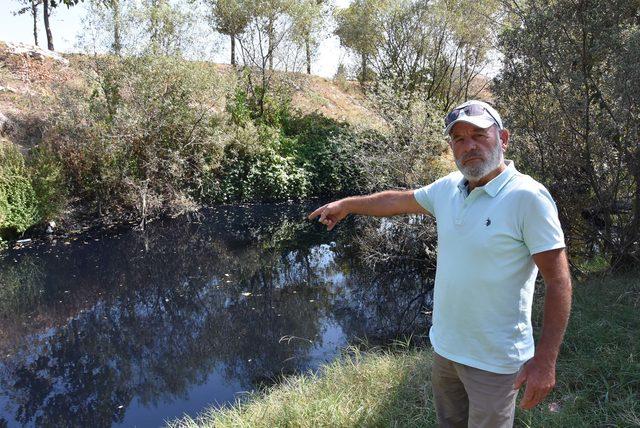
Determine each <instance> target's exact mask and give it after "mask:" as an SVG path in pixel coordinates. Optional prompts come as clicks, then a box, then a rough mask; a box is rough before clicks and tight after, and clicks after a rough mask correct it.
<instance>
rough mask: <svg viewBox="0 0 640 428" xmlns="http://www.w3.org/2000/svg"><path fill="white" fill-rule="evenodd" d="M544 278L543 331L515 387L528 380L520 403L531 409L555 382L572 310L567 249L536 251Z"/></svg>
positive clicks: (521, 405)
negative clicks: (561, 348) (560, 352)
mask: <svg viewBox="0 0 640 428" xmlns="http://www.w3.org/2000/svg"><path fill="white" fill-rule="evenodd" d="M533 260H534V262H535V263H536V265H537V266H538V269H539V270H540V273H541V274H542V278H543V279H544V282H545V296H544V314H543V321H542V333H541V335H540V340H539V341H538V344H537V346H536V352H535V355H534V357H533V358H532V359H531V360H529V361H528V362H527V363H526V364H525V365H524V366H523V368H522V370H521V371H520V373H519V374H518V376H517V378H516V381H515V385H514V388H515V389H519V388H520V387H521V386H522V385H523V384H525V383H526V387H525V391H524V396H523V397H522V400H521V401H520V407H521V408H523V409H531V408H533V407H535V406H536V405H537V404H538V403H540V402H541V401H542V400H544V398H545V397H546V396H547V395H548V394H549V392H551V390H552V389H553V387H554V386H555V383H556V359H557V358H558V353H559V351H560V344H561V343H562V338H563V336H564V332H565V329H566V328H567V322H568V320H569V312H570V311H571V274H570V272H569V263H568V261H567V255H566V252H565V251H564V249H556V250H550V251H543V252H541V253H537V254H534V255H533Z"/></svg>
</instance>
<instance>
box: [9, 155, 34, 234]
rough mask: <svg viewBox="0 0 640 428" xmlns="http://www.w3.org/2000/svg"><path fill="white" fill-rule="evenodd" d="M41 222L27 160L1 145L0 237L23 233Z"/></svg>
mask: <svg viewBox="0 0 640 428" xmlns="http://www.w3.org/2000/svg"><path fill="white" fill-rule="evenodd" d="M39 220H40V216H39V213H38V199H37V196H36V192H35V190H34V189H33V185H32V183H31V178H30V176H29V169H28V168H27V166H26V165H25V161H24V157H23V156H22V154H21V153H20V152H19V151H18V149H17V148H16V147H15V146H13V145H12V144H10V143H8V144H7V143H0V235H2V236H4V237H5V238H6V237H8V236H11V235H15V234H16V233H18V234H19V233H22V232H24V231H25V230H27V229H28V228H29V227H31V226H32V225H34V224H36V223H37V222H38V221H39Z"/></svg>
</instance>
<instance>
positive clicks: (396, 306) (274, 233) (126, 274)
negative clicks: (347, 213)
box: [0, 206, 431, 426]
mask: <svg viewBox="0 0 640 428" xmlns="http://www.w3.org/2000/svg"><path fill="white" fill-rule="evenodd" d="M307 210H308V207H301V206H252V207H248V208H247V207H226V208H218V209H212V210H208V211H205V212H203V216H202V217H201V219H200V221H187V220H186V219H177V220H166V221H159V222H157V223H154V224H152V225H150V227H149V228H148V230H147V231H146V232H145V233H140V232H125V233H123V234H121V235H117V234H115V235H114V234H112V235H110V236H102V237H99V238H97V242H96V241H94V238H93V237H91V238H89V237H85V238H83V239H80V240H78V241H76V242H74V243H73V244H72V245H64V243H62V242H60V243H59V245H54V246H51V247H45V248H40V249H33V250H29V251H26V250H25V251H22V252H14V253H12V254H9V255H8V256H7V257H5V259H4V260H3V261H2V262H0V317H1V318H0V319H1V321H0V322H1V323H2V335H0V352H1V354H0V355H2V358H1V359H0V405H1V406H2V408H0V417H2V418H4V420H7V421H8V422H2V423H4V424H5V425H7V424H8V425H12V424H24V425H37V426H110V425H112V424H114V423H115V424H118V423H126V421H127V414H128V413H129V412H135V411H136V409H139V408H152V409H153V408H157V409H155V410H154V411H153V412H150V413H155V414H157V418H158V419H157V421H155V422H154V421H150V422H149V423H150V425H158V423H161V422H162V420H164V419H167V418H172V417H175V416H179V415H180V413H178V414H163V408H162V407H161V406H160V404H162V403H167V402H173V403H178V405H177V407H180V403H181V402H187V401H188V400H189V399H190V397H191V394H192V392H193V390H194V388H195V386H197V385H202V384H205V383H206V382H207V381H208V379H209V378H210V377H211V376H212V373H214V372H219V373H221V374H222V375H223V378H224V379H225V380H226V381H228V382H236V383H237V384H238V385H240V386H241V388H242V389H245V390H248V389H253V388H256V387H259V386H260V385H262V384H264V383H270V382H273V381H274V380H275V379H277V378H278V377H279V376H280V375H282V374H290V373H298V372H301V371H304V370H307V369H310V368H314V367H316V366H317V365H318V364H320V363H321V362H322V359H323V357H322V356H323V355H324V356H329V357H330V356H334V355H336V354H337V352H338V350H337V349H335V343H332V344H329V343H324V341H323V337H324V336H325V333H326V332H327V329H328V328H329V325H331V324H338V325H339V326H340V328H341V329H342V332H341V337H340V340H341V341H342V343H343V344H344V343H346V341H354V340H356V339H357V338H365V337H367V338H369V339H373V340H374V341H376V342H384V341H385V340H393V339H396V338H398V337H400V336H403V335H409V334H412V333H415V332H416V331H417V332H419V333H420V334H423V333H424V332H425V331H426V330H427V320H426V319H425V316H424V311H425V308H426V307H427V306H428V305H429V304H430V300H429V299H430V297H429V296H430V294H429V292H428V290H429V289H430V287H431V280H430V279H429V275H428V273H426V272H423V271H422V270H421V269H420V267H419V266H402V267H396V268H394V269H391V268H390V267H389V266H386V267H382V268H381V269H377V270H376V271H370V270H369V269H367V268H365V267H363V266H359V264H358V262H357V257H356V255H355V254H353V251H352V249H351V248H352V246H351V245H350V242H351V237H350V236H349V234H348V231H349V230H351V229H352V228H350V227H349V226H348V223H347V224H346V225H345V226H344V227H342V228H341V230H340V231H338V232H334V233H332V234H327V233H326V232H324V231H322V230H321V228H320V226H319V225H317V224H314V223H311V222H307V221H305V220H303V218H304V213H305V212H306V211H307ZM332 239H333V240H335V242H329V241H330V240H332ZM85 242H86V243H85ZM14 259H15V260H14ZM283 338H285V339H287V340H281V339H283ZM207 400H208V402H215V401H220V400H222V401H223V402H224V401H225V400H228V398H221V397H215V396H211V397H207ZM0 426H2V425H0Z"/></svg>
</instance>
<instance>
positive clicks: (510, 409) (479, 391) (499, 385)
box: [431, 352, 518, 428]
mask: <svg viewBox="0 0 640 428" xmlns="http://www.w3.org/2000/svg"><path fill="white" fill-rule="evenodd" d="M433 354H434V360H433V368H432V373H431V382H432V385H433V397H434V400H435V405H436V414H437V416H438V425H439V426H440V427H443V428H449V427H456V428H458V427H465V428H466V427H469V428H476V427H486V428H489V427H490V428H511V427H512V426H513V419H514V416H515V405H516V396H517V395H518V391H517V390H514V389H513V384H514V382H515V380H516V376H517V373H514V374H506V375H505V374H497V373H491V372H488V371H485V370H480V369H476V368H474V367H469V366H466V365H464V364H459V363H455V362H453V361H451V360H449V359H447V358H444V357H442V356H440V355H438V354H436V353H435V352H434V353H433Z"/></svg>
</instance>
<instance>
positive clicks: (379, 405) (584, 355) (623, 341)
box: [171, 274, 640, 427]
mask: <svg viewBox="0 0 640 428" xmlns="http://www.w3.org/2000/svg"><path fill="white" fill-rule="evenodd" d="M638 276H639V275H638V274H635V275H626V276H617V277H613V278H604V279H599V278H594V279H591V280H589V281H586V282H583V283H580V284H576V285H575V287H574V304H573V312H572V317H571V321H570V323H569V328H568V329H567V334H566V338H565V342H564V345H563V349H562V352H561V356H560V358H559V361H558V368H557V385H556V388H555V389H554V391H553V392H552V393H551V394H550V395H549V397H547V399H546V400H545V401H544V402H543V403H542V404H540V405H539V406H537V407H536V408H535V409H534V410H532V411H522V410H520V409H518V410H517V413H516V421H515V426H518V427H583V426H620V427H626V426H639V425H640V360H639V356H640V353H639V351H640V315H639V312H638V311H639V309H640V279H638ZM541 301H542V299H540V298H538V299H537V307H536V310H535V313H536V316H535V319H536V321H538V322H539V320H540V319H541V310H540V309H541V307H540V303H541ZM431 361H432V358H431V352H430V351H429V350H424V349H423V350H416V349H414V350H408V349H405V350H403V351H401V352H390V351H371V352H367V353H360V352H358V351H353V350H351V352H350V353H349V354H345V356H344V357H343V358H341V359H339V360H337V361H335V362H333V363H331V364H328V365H326V366H325V367H323V369H322V370H320V372H319V373H318V374H316V375H305V376H297V377H290V378H287V379H285V380H284V381H283V382H282V383H280V384H279V385H277V386H275V387H273V388H271V389H269V390H267V391H266V392H264V393H256V394H253V395H252V396H250V397H249V398H248V399H247V400H245V401H243V402H242V403H237V404H236V405H235V406H233V407H230V408H225V409H221V410H216V409H211V410H209V411H207V412H205V413H203V414H202V415H200V416H199V417H197V418H196V419H195V420H194V419H192V418H188V417H187V418H184V419H181V420H177V421H173V422H172V423H171V426H174V427H192V426H215V427H361V426H366V427H389V426H397V427H431V426H435V425H436V420H435V411H434V409H433V401H432V396H431V390H430V388H431V387H430V381H429V376H430V368H431ZM521 394H522V391H521Z"/></svg>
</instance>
